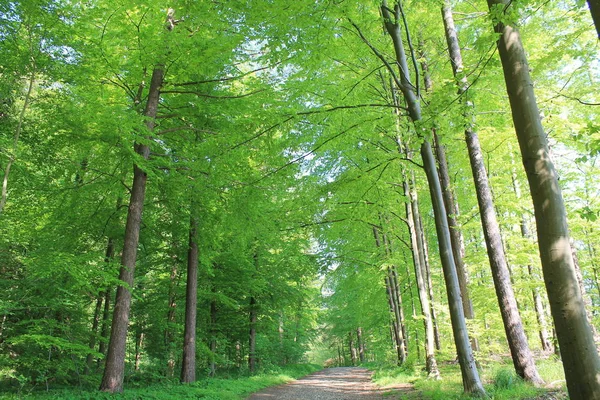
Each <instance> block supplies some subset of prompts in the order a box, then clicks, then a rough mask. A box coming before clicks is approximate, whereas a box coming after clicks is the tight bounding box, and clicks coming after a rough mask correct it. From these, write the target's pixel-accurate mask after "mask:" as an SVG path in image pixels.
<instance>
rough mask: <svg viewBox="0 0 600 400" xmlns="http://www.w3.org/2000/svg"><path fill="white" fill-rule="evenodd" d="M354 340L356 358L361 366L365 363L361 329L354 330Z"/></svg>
mask: <svg viewBox="0 0 600 400" xmlns="http://www.w3.org/2000/svg"><path fill="white" fill-rule="evenodd" d="M356 340H357V342H358V357H359V359H360V362H361V364H362V363H364V362H365V342H364V339H363V336H362V328H361V327H360V326H359V327H358V328H356Z"/></svg>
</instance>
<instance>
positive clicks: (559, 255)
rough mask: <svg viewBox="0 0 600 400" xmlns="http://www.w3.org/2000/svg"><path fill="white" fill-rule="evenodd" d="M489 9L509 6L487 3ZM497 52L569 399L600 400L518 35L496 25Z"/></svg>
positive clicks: (597, 365)
mask: <svg viewBox="0 0 600 400" xmlns="http://www.w3.org/2000/svg"><path fill="white" fill-rule="evenodd" d="M488 6H489V7H490V9H492V8H495V7H502V8H504V9H506V8H507V7H509V6H510V1H509V0H488ZM495 31H496V32H497V33H499V34H500V38H499V39H498V42H497V44H498V50H499V53H500V59H501V61H502V67H503V70H504V77H505V81H506V88H507V92H508V97H509V100H510V106H511V110H512V117H513V122H514V125H515V130H516V134H517V138H518V140H519V146H520V148H521V155H522V158H523V165H524V167H525V171H526V173H527V179H528V181H529V190H530V192H531V197H532V199H533V205H534V210H535V219H536V224H537V235H538V246H539V250H540V257H541V261H542V270H543V273H544V282H545V284H546V290H547V291H548V299H549V302H550V309H551V312H552V317H553V319H554V325H555V327H556V333H557V336H558V342H559V344H560V349H561V354H562V359H563V368H564V370H565V377H566V380H567V388H568V391H569V396H570V398H571V399H572V400H584V399H585V400H597V399H600V373H599V372H598V371H600V357H599V356H598V351H597V349H596V346H595V343H594V338H593V335H592V329H591V327H590V324H589V322H588V320H587V316H586V311H585V306H584V302H583V299H582V296H581V291H580V290H579V285H578V282H577V276H576V274H575V267H574V265H573V256H572V254H571V246H570V243H569V230H568V226H567V219H566V211H565V205H564V200H563V197H562V192H561V189H560V186H559V184H558V178H557V174H556V170H555V168H554V165H553V163H552V161H551V159H550V155H549V148H548V142H547V139H546V135H545V133H544V129H543V128H542V124H541V120H540V113H539V110H538V107H537V102H536V100H535V95H534V91H533V83H532V81H531V77H530V76H529V66H528V65H527V57H526V55H525V49H524V48H523V44H522V43H521V38H520V35H519V31H518V30H517V29H516V28H514V27H512V26H510V25H505V24H503V23H501V22H497V23H496V26H495Z"/></svg>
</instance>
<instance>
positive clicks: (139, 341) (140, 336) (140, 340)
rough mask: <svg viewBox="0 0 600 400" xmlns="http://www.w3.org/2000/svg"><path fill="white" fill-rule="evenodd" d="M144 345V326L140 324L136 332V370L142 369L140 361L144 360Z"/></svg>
mask: <svg viewBox="0 0 600 400" xmlns="http://www.w3.org/2000/svg"><path fill="white" fill-rule="evenodd" d="M143 345H144V326H143V325H141V324H140V325H139V327H138V330H137V332H136V334H135V362H134V369H135V371H139V370H140V362H141V360H142V346H143Z"/></svg>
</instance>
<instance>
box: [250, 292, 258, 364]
mask: <svg viewBox="0 0 600 400" xmlns="http://www.w3.org/2000/svg"><path fill="white" fill-rule="evenodd" d="M256 314H257V313H256V299H255V298H254V296H253V297H250V336H249V340H248V343H249V344H248V368H249V369H250V373H251V374H253V373H255V372H256V321H257V315H256Z"/></svg>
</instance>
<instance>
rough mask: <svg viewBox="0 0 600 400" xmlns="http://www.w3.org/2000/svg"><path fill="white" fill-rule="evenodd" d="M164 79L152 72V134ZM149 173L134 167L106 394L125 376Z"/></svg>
mask: <svg viewBox="0 0 600 400" xmlns="http://www.w3.org/2000/svg"><path fill="white" fill-rule="evenodd" d="M163 78H164V67H163V66H162V65H157V66H156V67H154V70H153V71H152V78H151V80H150V87H149V91H148V100H147V101H146V108H145V110H144V115H145V116H146V117H147V120H146V128H147V129H148V131H149V132H152V130H154V127H155V124H156V122H155V119H156V115H157V113H158V103H159V99H160V88H161V86H162V83H163ZM135 151H136V153H137V154H139V155H140V156H141V157H142V159H144V160H147V159H148V157H149V156H150V147H149V146H148V145H147V144H141V143H136V144H135ZM147 179H148V176H147V173H146V171H144V170H143V169H142V168H140V167H139V166H138V164H135V165H134V166H133V183H132V186H131V197H130V199H129V208H128V212H127V224H126V226H125V241H124V244H123V254H122V256H121V270H120V273H119V280H121V281H122V282H123V284H122V285H120V286H118V287H117V295H116V298H115V306H114V312H113V320H112V326H111V332H110V341H109V345H108V353H107V355H106V364H105V366H104V376H103V377H102V383H101V384H100V390H102V391H106V392H111V393H114V392H122V391H123V378H124V374H125V348H126V342H127V329H128V325H129V310H130V309H131V288H132V287H133V277H134V272H135V263H136V258H137V248H138V243H139V236H140V227H141V223H142V211H143V209H144V198H145V194H146V181H147Z"/></svg>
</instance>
